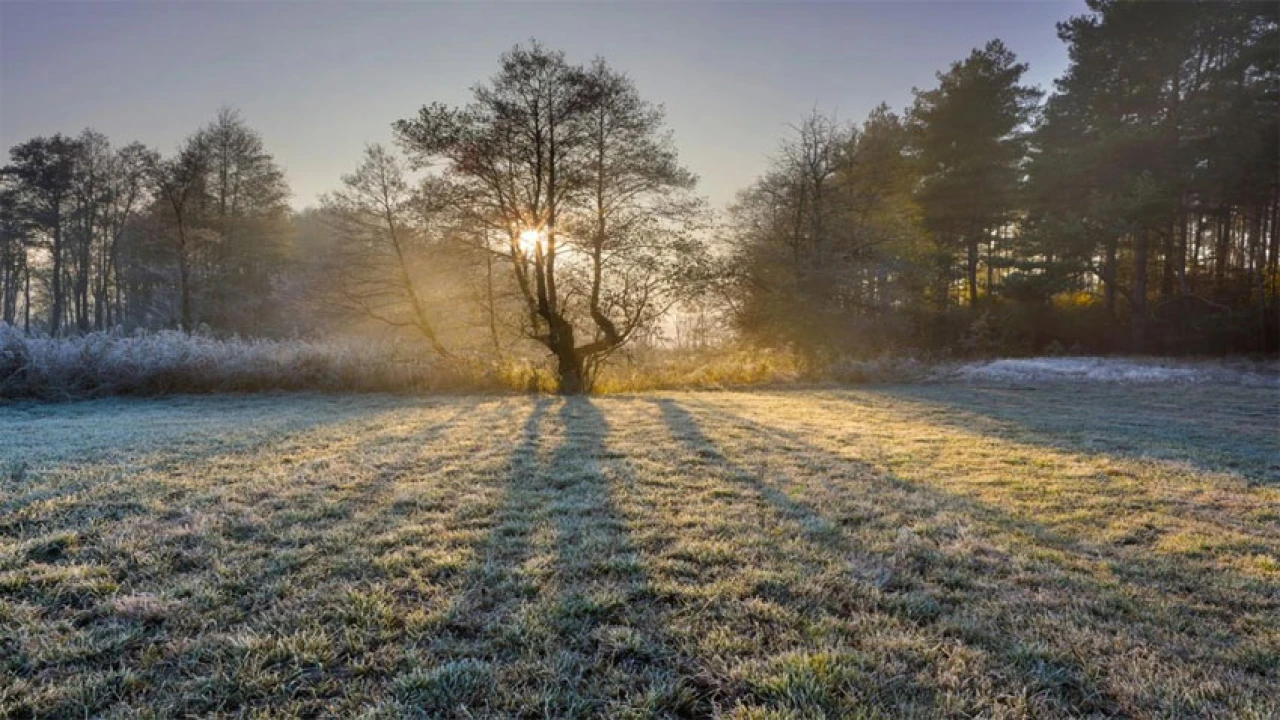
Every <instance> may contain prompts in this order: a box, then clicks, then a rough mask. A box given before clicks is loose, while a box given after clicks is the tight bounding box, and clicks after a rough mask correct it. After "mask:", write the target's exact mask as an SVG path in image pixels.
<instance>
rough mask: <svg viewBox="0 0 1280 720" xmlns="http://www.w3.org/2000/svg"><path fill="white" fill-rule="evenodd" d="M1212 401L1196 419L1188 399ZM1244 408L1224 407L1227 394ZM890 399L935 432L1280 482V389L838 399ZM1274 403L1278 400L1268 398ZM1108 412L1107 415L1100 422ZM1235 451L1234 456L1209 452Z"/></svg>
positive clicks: (941, 391)
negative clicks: (1193, 396)
mask: <svg viewBox="0 0 1280 720" xmlns="http://www.w3.org/2000/svg"><path fill="white" fill-rule="evenodd" d="M1188 393H1190V394H1198V395H1200V396H1202V400H1203V402H1202V403H1197V404H1196V411H1189V410H1188V408H1189V405H1190V403H1189V402H1188V400H1187V399H1186V397H1185V396H1186V395H1187V394H1188ZM1224 394H1226V395H1227V396H1229V397H1233V398H1237V399H1238V400H1239V402H1235V401H1230V400H1224V399H1223V395H1224ZM857 395H864V396H871V397H875V398H880V399H882V400H884V401H885V402H888V403H892V404H894V405H895V406H896V407H898V408H904V409H909V410H911V411H912V412H914V413H918V414H921V415H924V416H927V418H928V421H929V422H930V423H932V424H936V425H940V426H943V427H950V428H954V429H957V430H961V431H965V432H981V433H984V434H988V435H1000V436H1003V437H1007V438H1009V439H1011V440H1014V441H1016V442H1020V443H1027V444H1032V445H1037V446H1041V447H1047V448H1051V449H1056V450H1061V451H1064V452H1069V453H1088V454H1094V455H1097V454H1108V455H1114V456H1121V457H1126V458H1138V459H1150V460H1157V461H1169V462H1176V463H1182V464H1186V465H1188V466H1190V467H1193V468H1195V469H1197V470H1200V471H1202V472H1211V473H1224V474H1233V475H1238V476H1240V477H1243V478H1244V479H1245V480H1246V481H1247V482H1249V483H1269V484H1275V483H1280V433H1277V432H1276V428H1277V427H1280V391H1277V390H1274V389H1271V388H1256V387H1248V388H1246V387H1220V386H1215V387H1212V388H1203V387H1199V386H1174V387H1149V388H1146V387H1131V386H1123V385H1121V386H1109V385H1105V384H1097V385H1090V384H1070V385H1066V384H1052V383H1051V384H1048V385H1045V386H1041V387H996V386H983V385H973V386H970V385H965V386H963V387H962V388H958V387H956V386H954V385H943V384H934V385H930V384H920V385H910V386H868V387H866V388H859V389H858V391H857V392H856V393H854V392H839V393H835V396H837V397H843V398H845V399H854V398H856V397H857ZM1266 398H1270V402H1267V401H1266V400H1265V399H1266ZM1100 409H1105V416H1103V417H1100V416H1099V411H1100ZM1207 449H1215V450H1216V449H1229V452H1206V450H1207Z"/></svg>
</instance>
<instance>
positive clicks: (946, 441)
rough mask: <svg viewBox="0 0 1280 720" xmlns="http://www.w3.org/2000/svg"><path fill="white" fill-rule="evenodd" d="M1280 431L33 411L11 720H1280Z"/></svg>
mask: <svg viewBox="0 0 1280 720" xmlns="http://www.w3.org/2000/svg"><path fill="white" fill-rule="evenodd" d="M1278 400H1280V396H1277V393H1276V392H1274V391H1272V390H1270V389H1266V388H1257V387H1246V386H1242V385H1238V384H1233V385H1208V384H1183V385H1176V386H1173V385H1170V386H1165V385H1150V384H1145V385H1114V384H1101V383H1092V384H1091V383H1083V384H1052V383H1051V384H1046V385H1042V386H1034V387H1032V386H1027V387H1023V386H1017V387H1014V386H1007V385H1006V386H1002V385H989V386H982V385H969V384H954V383H953V384H927V385H916V386H910V387H894V386H879V387H875V388H868V389H858V390H832V389H822V390H805V391H769V392H753V393H731V392H720V393H662V394H651V395H644V396H636V397H612V398H600V399H590V400H587V399H581V398H579V399H573V400H562V399H558V398H556V399H552V398H537V397H505V398H496V397H450V398H429V399H413V398H404V397H388V396H378V395H363V396H306V395H302V396H296V395H293V396H291V395H256V396H243V397H226V396H212V397H203V398H195V397H175V398H168V399H162V400H98V401H92V402H85V403H73V404H60V405H47V404H46V405H42V404H22V405H12V406H9V407H3V408H0V438H3V443H2V444H0V717H137V716H144V717H181V716H192V715H219V716H257V717H294V716H317V715H327V716H338V717H405V716H410V717H413V716H417V717H508V716H512V715H517V714H524V715H529V714H533V715H537V716H548V717H575V716H577V717H582V716H594V717H661V716H708V715H716V714H718V715H721V716H724V717H741V718H764V717H777V718H783V717H787V718H798V717H895V718H896V717H948V716H951V717H1026V718H1045V717H1081V716H1094V717H1125V716H1127V717H1253V718H1270V717H1277V716H1280V696H1277V694H1276V693H1275V688H1276V687H1277V686H1278V685H1280V629H1278V628H1277V625H1276V622H1275V618H1276V617H1277V616H1280V594H1278V593H1277V588H1278V587H1280V436H1278V435H1277V432H1276V428H1277V427H1280V402H1278Z"/></svg>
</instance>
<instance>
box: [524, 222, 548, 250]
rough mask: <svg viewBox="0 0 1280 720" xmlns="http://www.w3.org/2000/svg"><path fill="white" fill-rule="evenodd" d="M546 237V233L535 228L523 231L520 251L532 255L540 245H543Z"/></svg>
mask: <svg viewBox="0 0 1280 720" xmlns="http://www.w3.org/2000/svg"><path fill="white" fill-rule="evenodd" d="M544 237H546V233H544V232H542V231H541V230H536V229H534V228H530V229H528V230H521V231H520V250H522V251H523V252H524V253H525V254H526V255H532V254H533V253H534V250H536V249H537V247H538V245H539V244H541V243H542V240H543V238H544Z"/></svg>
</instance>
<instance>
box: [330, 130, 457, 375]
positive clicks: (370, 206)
mask: <svg viewBox="0 0 1280 720" xmlns="http://www.w3.org/2000/svg"><path fill="white" fill-rule="evenodd" d="M342 185H343V188H342V189H341V190H338V191H337V192H333V193H330V194H329V195H326V196H325V197H324V198H323V200H322V201H321V208H322V214H321V217H322V219H323V220H324V222H326V223H327V224H328V225H329V226H330V227H331V228H332V230H333V233H334V237H335V247H334V248H333V250H332V253H331V255H330V258H331V262H332V263H334V267H333V268H332V271H331V273H330V274H329V277H330V282H331V285H330V287H329V288H328V291H327V292H325V295H326V297H328V298H329V300H330V302H332V303H334V304H336V305H337V306H338V307H340V308H342V309H344V310H347V311H351V312H355V313H357V314H360V315H363V316H366V317H369V318H372V319H374V320H377V321H379V322H383V323H386V324H388V325H391V326H392V327H412V328H414V329H415V330H416V331H417V332H418V333H419V334H421V335H422V337H423V339H425V340H426V341H427V343H428V344H429V345H430V346H431V348H432V349H433V350H434V351H435V352H436V354H437V355H440V356H441V357H448V356H449V351H448V350H447V349H446V348H445V346H444V344H443V343H442V342H441V341H440V337H439V335H438V333H437V331H436V326H435V323H434V322H432V318H431V311H430V309H429V308H428V306H427V301H426V298H425V290H424V289H423V288H422V287H421V285H420V283H421V282H422V281H421V275H422V274H421V273H420V272H419V268H420V267H421V265H422V264H423V263H424V262H429V259H430V257H431V254H432V248H431V246H432V245H433V244H434V245H437V246H438V245H439V237H438V236H437V237H436V238H432V237H430V234H429V233H428V232H425V231H424V230H423V228H422V225H421V224H419V223H418V222H416V220H415V217H414V216H415V214H416V213H422V212H426V213H428V214H430V215H439V214H441V213H443V211H444V210H446V209H447V197H445V196H442V195H439V194H437V195H436V196H435V197H432V198H430V199H429V200H426V201H425V202H426V204H427V205H429V207H426V208H424V207H422V206H421V205H420V204H419V203H423V202H424V196H423V194H421V193H415V192H414V190H413V188H412V187H411V186H410V184H409V182H408V180H407V179H406V178H405V171H404V167H403V165H402V163H401V162H400V160H398V159H397V158H396V157H395V156H394V155H393V154H392V153H390V152H388V151H387V149H386V148H384V147H382V146H381V145H369V146H367V147H366V148H365V151H364V160H363V161H362V162H361V163H360V165H359V167H357V168H356V170H355V172H353V173H351V174H350V175H344V176H343V178H342ZM436 187H437V189H438V190H441V191H443V188H442V187H440V184H436ZM428 192H430V190H428ZM415 206H416V207H415ZM433 241H434V242H433Z"/></svg>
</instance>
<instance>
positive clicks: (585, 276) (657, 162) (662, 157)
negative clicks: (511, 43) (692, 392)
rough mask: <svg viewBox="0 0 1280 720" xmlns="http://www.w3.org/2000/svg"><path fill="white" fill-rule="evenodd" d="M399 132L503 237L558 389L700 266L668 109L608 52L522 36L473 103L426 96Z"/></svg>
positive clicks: (576, 383)
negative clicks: (607, 57) (569, 55)
mask: <svg viewBox="0 0 1280 720" xmlns="http://www.w3.org/2000/svg"><path fill="white" fill-rule="evenodd" d="M395 128H396V132H397V136H398V138H399V140H400V141H401V143H402V144H403V145H404V147H405V148H406V149H408V150H409V151H410V152H411V153H412V154H413V156H414V158H415V159H416V160H417V161H418V162H419V163H420V164H423V165H427V164H429V163H431V162H433V161H435V160H441V159H442V160H444V162H445V165H446V167H445V177H446V178H447V179H448V180H450V181H451V182H452V183H454V184H455V186H456V187H457V188H458V193H459V195H458V196H459V197H460V198H462V199H463V201H464V204H465V206H466V208H467V212H468V213H469V214H470V215H471V217H472V219H473V220H474V221H476V222H477V223H479V224H480V225H482V226H483V227H485V228H487V229H488V230H490V231H492V232H493V234H494V235H496V236H497V237H500V238H502V245H501V246H499V247H495V248H494V252H498V253H501V254H502V255H503V257H504V258H505V259H506V260H507V261H509V263H510V266H511V269H512V273H513V276H514V278H515V282H516V285H517V287H518V289H519V293H520V296H521V297H522V298H523V300H524V305H525V308H526V311H527V323H528V324H527V332H528V334H529V336H530V337H531V338H533V339H535V340H537V341H538V342H539V343H541V344H542V345H543V346H544V347H546V348H547V349H548V350H549V351H550V352H551V353H552V354H553V355H554V356H555V358H556V362H557V371H558V374H559V379H560V389H561V391H562V392H565V393H578V392H582V391H584V390H587V389H589V387H590V381H591V377H592V374H593V372H594V370H595V368H597V367H598V365H599V363H600V362H601V361H602V360H603V359H604V358H606V357H608V355H609V354H610V353H611V352H613V351H614V350H616V349H617V348H618V347H620V346H622V345H623V344H624V343H626V342H627V340H628V339H630V338H631V337H632V336H633V335H634V333H635V332H636V331H637V330H638V329H639V328H641V327H643V326H645V325H646V324H649V323H652V322H653V321H654V320H655V318H656V317H657V316H658V315H659V314H660V312H661V310H662V308H663V303H664V302H665V299H666V298H669V297H673V296H674V295H675V292H676V290H677V289H678V287H679V285H680V284H681V281H682V280H683V279H685V278H688V277H691V276H692V275H694V274H695V273H694V271H695V270H696V269H697V268H698V267H700V266H701V263H700V262H699V258H700V256H701V251H702V247H701V244H700V243H698V242H697V241H696V239H695V237H694V233H693V230H694V228H695V223H694V221H695V219H696V218H697V217H698V213H697V210H698V204H697V202H696V201H694V200H693V199H692V198H689V197H688V196H687V191H688V190H689V189H691V188H692V185H693V181H694V179H693V177H692V176H691V175H690V174H689V173H688V172H686V171H685V170H683V169H682V168H681V167H680V166H679V164H678V162H677V160H676V154H675V150H674V148H673V145H672V143H671V138H670V135H669V134H667V133H665V132H664V131H663V114H662V111H661V109H660V108H657V107H654V106H652V105H650V104H648V103H645V102H644V101H643V100H642V99H640V97H639V95H638V93H637V92H636V90H635V87H634V85H633V84H632V83H631V81H630V80H629V79H627V78H626V77H625V76H623V75H620V74H618V73H615V72H614V71H612V70H610V69H609V67H608V66H607V65H606V64H605V63H604V62H603V61H596V62H595V63H594V64H593V65H592V66H591V67H589V68H583V67H579V66H574V65H571V64H569V63H568V62H566V60H565V58H564V55H563V54H562V53H559V52H553V51H550V50H547V49H546V48H544V47H542V46H541V45H539V44H537V43H534V44H533V45H531V46H529V47H521V46H517V47H515V48H513V49H512V50H511V51H509V52H507V53H506V54H504V55H503V57H502V59H501V67H500V70H499V72H498V74H497V75H496V76H495V77H494V78H493V79H492V80H491V81H490V82H489V83H487V84H485V85H482V86H479V87H477V88H476V90H475V93H474V100H473V102H472V103H471V104H470V105H468V106H467V107H465V108H461V109H452V108H447V107H445V106H442V105H439V104H436V105H431V106H427V107H424V108H423V109H422V111H421V112H420V113H419V115H418V117H416V118H414V119H411V120H403V121H400V122H397V123H396V125H395ZM588 333H589V337H586V338H584V337H582V336H583V335H584V334H588Z"/></svg>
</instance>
